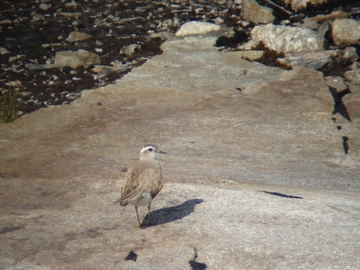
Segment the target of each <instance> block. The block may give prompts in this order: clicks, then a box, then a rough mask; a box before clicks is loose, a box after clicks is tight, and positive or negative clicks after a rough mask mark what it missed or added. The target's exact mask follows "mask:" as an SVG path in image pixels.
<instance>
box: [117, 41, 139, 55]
mask: <svg viewBox="0 0 360 270" xmlns="http://www.w3.org/2000/svg"><path fill="white" fill-rule="evenodd" d="M140 49H141V45H139V44H131V45H129V46H124V47H122V48H121V50H120V54H126V55H132V54H134V53H135V51H137V50H140Z"/></svg>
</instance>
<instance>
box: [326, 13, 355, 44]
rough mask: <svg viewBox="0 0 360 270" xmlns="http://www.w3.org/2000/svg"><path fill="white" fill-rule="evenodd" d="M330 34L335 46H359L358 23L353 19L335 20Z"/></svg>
mask: <svg viewBox="0 0 360 270" xmlns="http://www.w3.org/2000/svg"><path fill="white" fill-rule="evenodd" d="M331 33H332V38H333V41H334V43H335V44H336V45H337V46H348V45H355V44H360V23H359V22H357V21H355V20H353V19H342V20H335V21H334V23H333V25H332V31H331Z"/></svg>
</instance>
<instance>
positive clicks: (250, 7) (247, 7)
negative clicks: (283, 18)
mask: <svg viewBox="0 0 360 270" xmlns="http://www.w3.org/2000/svg"><path fill="white" fill-rule="evenodd" d="M241 17H242V18H243V19H244V20H247V21H249V22H252V23H255V24H259V23H264V24H265V23H270V22H272V21H274V20H275V19H276V18H275V16H274V15H273V10H272V9H271V8H268V7H263V6H260V5H259V4H258V2H256V1H255V0H243V1H242V9H241Z"/></svg>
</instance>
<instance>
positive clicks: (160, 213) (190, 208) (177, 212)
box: [141, 199, 204, 228]
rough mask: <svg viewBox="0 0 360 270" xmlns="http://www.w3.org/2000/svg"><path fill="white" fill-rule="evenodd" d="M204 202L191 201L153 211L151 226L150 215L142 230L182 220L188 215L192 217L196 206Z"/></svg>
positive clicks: (145, 219)
mask: <svg viewBox="0 0 360 270" xmlns="http://www.w3.org/2000/svg"><path fill="white" fill-rule="evenodd" d="M203 201H204V200H202V199H191V200H187V201H185V202H184V203H182V204H180V205H177V206H172V207H167V208H162V209H158V210H155V211H151V212H150V218H151V222H150V224H148V223H147V221H148V215H146V216H145V217H144V219H143V221H142V222H141V228H146V227H152V226H156V225H160V224H165V223H169V222H173V221H175V220H179V219H182V218H183V217H186V216H187V215H190V214H191V213H192V212H194V209H195V206H196V205H197V204H200V203H202V202H203Z"/></svg>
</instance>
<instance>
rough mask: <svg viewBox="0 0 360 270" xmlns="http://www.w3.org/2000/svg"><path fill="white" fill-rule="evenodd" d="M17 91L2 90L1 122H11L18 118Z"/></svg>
mask: <svg viewBox="0 0 360 270" xmlns="http://www.w3.org/2000/svg"><path fill="white" fill-rule="evenodd" d="M16 99H17V92H16V91H15V90H13V89H10V90H4V91H3V92H2V97H1V102H0V123H10V122H13V121H14V120H15V119H16V118H17V115H16Z"/></svg>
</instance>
